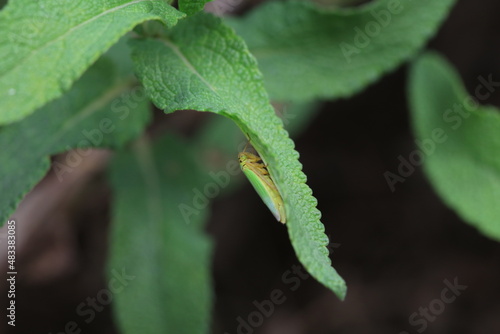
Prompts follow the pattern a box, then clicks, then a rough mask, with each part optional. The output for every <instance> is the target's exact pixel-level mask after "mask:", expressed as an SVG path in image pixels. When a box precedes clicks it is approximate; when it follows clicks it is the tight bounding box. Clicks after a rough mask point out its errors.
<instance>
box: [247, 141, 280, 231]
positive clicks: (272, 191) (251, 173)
mask: <svg viewBox="0 0 500 334" xmlns="http://www.w3.org/2000/svg"><path fill="white" fill-rule="evenodd" d="M238 160H239V161H240V167H241V170H242V171H243V173H244V174H245V175H246V177H247V178H248V180H249V181H250V183H251V184H252V186H253V187H254V189H255V190H256V191H257V193H258V194H259V196H260V198H262V200H263V201H264V203H265V204H266V205H267V207H268V208H269V210H271V212H272V213H273V215H274V217H275V218H276V219H277V220H278V221H279V222H281V223H283V224H284V223H286V214H285V205H284V203H283V199H282V198H281V194H280V192H279V191H278V188H276V185H275V184H274V181H273V179H272V178H271V175H270V174H269V171H268V170H267V166H266V165H265V164H264V162H263V161H262V159H261V157H259V156H257V155H255V154H253V153H250V152H245V151H243V152H240V153H239V154H238Z"/></svg>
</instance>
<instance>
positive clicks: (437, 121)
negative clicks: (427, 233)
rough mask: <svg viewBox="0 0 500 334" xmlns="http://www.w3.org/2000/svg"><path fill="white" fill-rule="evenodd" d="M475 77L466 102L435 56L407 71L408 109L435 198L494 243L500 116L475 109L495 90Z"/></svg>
mask: <svg viewBox="0 0 500 334" xmlns="http://www.w3.org/2000/svg"><path fill="white" fill-rule="evenodd" d="M499 87H500V81H499V80H498V78H496V79H495V78H493V77H492V75H491V74H488V75H486V76H484V77H479V81H478V83H477V88H476V89H475V93H476V96H475V98H472V97H470V96H469V95H468V94H467V92H466V91H465V88H464V87H463V85H462V84H461V82H460V78H459V76H458V75H457V73H456V72H455V71H454V69H453V68H452V67H451V66H450V65H449V64H448V63H447V62H446V61H445V60H444V59H443V58H441V57H440V56H438V55H437V54H431V53H429V54H426V55H424V56H422V57H420V58H419V59H418V60H417V61H416V62H415V63H414V64H413V66H412V68H411V75H410V90H409V95H410V105H411V109H412V116H413V127H414V129H415V134H416V136H417V138H418V142H419V143H420V144H419V146H420V147H421V150H423V152H425V155H424V157H425V162H424V167H425V168H424V169H425V171H426V173H427V176H428V177H429V180H430V181H431V183H432V185H433V186H434V188H435V189H436V191H437V192H438V194H439V195H440V196H441V198H442V199H443V200H444V201H445V202H446V203H447V204H448V205H449V206H450V207H451V208H453V209H454V210H455V211H456V212H457V213H458V214H459V215H460V216H462V218H463V219H464V220H465V221H467V222H469V223H470V224H471V225H473V226H475V227H477V228H478V229H479V230H480V231H481V232H482V233H484V234H485V235H487V236H489V237H491V238H494V239H496V240H500V220H499V217H500V206H499V205H498V204H499V203H500V154H499V152H500V111H499V110H498V109H496V108H493V107H489V106H479V105H478V104H477V103H476V102H474V99H479V100H484V99H486V98H487V97H488V96H489V95H491V93H492V91H494V90H496V89H499Z"/></svg>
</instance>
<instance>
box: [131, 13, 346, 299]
mask: <svg viewBox="0 0 500 334" xmlns="http://www.w3.org/2000/svg"><path fill="white" fill-rule="evenodd" d="M133 50H134V51H133V54H132V58H133V60H134V62H135V64H136V72H137V75H138V77H139V78H140V80H141V81H142V83H143V84H144V87H145V89H146V92H147V93H148V95H149V96H150V97H151V99H152V101H153V102H154V103H155V104H156V105H157V106H158V107H159V108H161V109H163V110H165V112H173V111H175V110H184V109H194V110H198V111H211V112H215V113H219V114H221V115H223V116H226V117H229V118H230V119H232V120H233V121H234V122H235V123H236V124H237V125H238V126H239V127H240V129H241V130H242V131H243V133H245V134H246V135H247V136H248V137H249V139H250V140H251V142H252V144H253V146H254V148H255V149H256V150H257V151H258V152H259V154H260V155H261V157H262V158H263V160H264V161H265V162H266V164H267V165H268V169H269V172H270V174H271V175H272V177H273V179H274V181H275V183H276V186H277V187H278V189H279V191H280V193H281V195H282V197H283V200H284V203H285V207H286V212H287V216H288V221H287V224H286V226H287V227H288V232H289V235H290V239H291V241H292V244H293V246H294V248H295V252H296V254H297V257H298V258H299V260H300V261H301V262H302V264H303V265H304V266H305V268H306V269H307V270H308V271H309V272H310V273H311V274H312V276H314V277H315V278H316V279H318V280H319V281H320V282H321V283H323V284H324V285H325V286H327V287H329V288H330V289H332V290H333V291H334V292H335V293H336V294H337V295H338V296H339V297H340V298H343V297H344V295H345V292H346V287H345V282H344V281H343V279H342V278H341V277H340V276H339V275H338V273H337V272H336V271H335V269H333V268H332V267H331V261H330V259H329V257H328V250H327V248H326V245H327V243H328V238H327V237H326V235H325V233H324V226H323V224H321V222H320V216H321V214H320V212H319V211H318V210H317V209H316V204H317V201H316V199H315V198H314V197H313V196H312V192H311V189H310V188H309V187H308V186H307V185H306V183H305V182H306V176H305V175H304V173H303V172H302V165H301V164H300V162H299V160H298V156H299V154H298V153H297V152H296V151H295V150H294V144H293V142H292V140H291V139H290V138H289V137H288V133H287V132H286V131H285V130H284V128H283V123H282V122H281V120H280V119H279V118H278V117H277V116H276V114H275V112H274V109H273V107H272V106H271V105H270V103H269V98H268V96H267V94H266V92H265V90H264V87H263V82H262V75H261V73H260V72H259V70H258V69H257V64H256V62H255V59H254V58H253V57H252V56H251V55H250V53H249V52H248V50H247V48H246V46H245V44H244V42H243V41H242V40H241V39H240V38H239V37H238V36H236V35H235V34H234V32H233V31H232V29H230V28H228V27H226V26H225V25H223V24H222V23H221V21H220V19H217V18H215V17H213V16H211V15H208V14H197V15H194V16H192V17H189V18H187V19H185V20H182V21H180V22H179V24H178V25H177V26H175V27H174V28H173V29H172V30H171V31H170V32H169V34H168V36H167V37H166V38H164V39H156V40H154V39H144V40H137V41H135V43H133ZM238 144H239V143H235V145H238Z"/></svg>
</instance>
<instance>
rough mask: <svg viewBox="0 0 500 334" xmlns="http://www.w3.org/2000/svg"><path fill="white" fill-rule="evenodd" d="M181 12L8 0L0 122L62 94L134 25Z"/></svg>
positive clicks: (76, 0) (148, 1)
mask: <svg viewBox="0 0 500 334" xmlns="http://www.w3.org/2000/svg"><path fill="white" fill-rule="evenodd" d="M183 15H184V14H182V13H180V12H178V11H177V10H175V9H174V8H173V7H171V6H170V5H168V4H167V3H166V2H165V1H163V0H135V1H130V0H129V1H125V0H58V1H52V0H39V1H28V0H12V1H9V3H8V4H7V6H5V8H4V9H3V10H2V11H1V12H0V31H1V32H2V33H1V34H0V59H1V61H0V124H6V123H12V122H14V121H17V120H20V119H22V118H24V117H25V116H27V115H29V114H30V113H32V112H33V111H34V110H35V109H36V108H39V107H41V106H43V105H44V104H45V103H47V102H49V101H51V100H53V99H54V98H57V97H59V96H61V95H62V93H63V92H64V91H65V90H67V89H68V88H69V87H70V86H71V84H72V83H73V81H74V80H75V79H77V78H78V77H79V76H80V75H81V74H82V73H83V72H84V71H85V70H86V69H87V68H88V67H89V66H90V65H91V64H92V63H93V62H95V60H96V59H97V58H98V57H99V56H100V55H101V54H102V53H103V52H105V51H106V50H107V49H109V48H110V47H111V46H112V45H113V44H114V43H116V42H117V41H118V39H119V38H120V37H121V36H122V35H123V34H125V33H126V32H128V31H129V30H131V29H132V28H133V27H134V26H135V25H137V24H139V23H141V22H144V21H146V20H162V21H163V22H164V23H165V24H166V25H168V26H173V25H175V24H176V23H177V20H178V19H179V18H181V17H182V16H183Z"/></svg>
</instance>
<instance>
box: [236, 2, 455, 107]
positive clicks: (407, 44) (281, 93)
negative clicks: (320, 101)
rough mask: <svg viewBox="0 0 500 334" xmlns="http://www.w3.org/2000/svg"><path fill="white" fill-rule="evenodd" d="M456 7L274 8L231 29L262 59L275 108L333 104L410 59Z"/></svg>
mask: <svg viewBox="0 0 500 334" xmlns="http://www.w3.org/2000/svg"><path fill="white" fill-rule="evenodd" d="M454 2H455V0H440V1H434V0H420V1H412V0H401V1H399V0H397V1H395V0H379V1H374V2H371V3H370V4H368V5H365V6H362V7H359V8H355V9H342V10H341V9H337V10H327V9H320V8H318V7H316V6H315V5H314V4H311V3H308V2H305V1H298V2H297V1H286V2H268V3H265V4H263V5H261V6H259V7H257V9H255V10H253V11H252V12H251V13H250V14H248V15H247V16H246V17H244V18H242V19H231V20H229V21H228V22H229V23H230V24H231V26H232V27H234V28H235V30H236V32H237V33H238V34H239V35H241V36H242V37H243V38H244V39H245V41H246V42H247V45H248V48H249V49H250V51H251V52H252V54H253V55H254V56H255V57H256V58H257V61H258V62H259V68H260V69H261V71H262V72H263V74H264V79H265V85H266V88H267V91H268V92H269V94H270V96H271V98H272V99H273V100H282V101H308V100H311V99H313V98H317V97H321V98H328V99H334V98H339V97H349V96H351V95H353V94H355V93H358V92H359V91H360V90H362V89H363V88H364V87H366V86H367V85H368V84H370V83H373V82H375V81H376V80H378V79H379V78H380V77H381V76H382V75H384V74H385V73H387V72H389V71H391V70H393V69H394V68H396V67H397V66H399V65H400V64H401V63H402V62H403V61H405V60H406V59H408V58H409V57H411V56H412V55H413V54H414V53H415V52H416V51H417V50H418V49H419V48H421V47H422V46H423V45H424V44H425V42H427V40H428V39H429V38H430V37H432V36H433V35H434V33H435V32H436V30H437V28H438V27H439V25H440V24H441V22H442V21H443V20H444V19H445V17H446V15H447V14H448V12H449V10H450V8H451V6H452V5H453V4H454ZM395 4H396V5H395ZM398 4H399V5H398Z"/></svg>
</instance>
